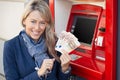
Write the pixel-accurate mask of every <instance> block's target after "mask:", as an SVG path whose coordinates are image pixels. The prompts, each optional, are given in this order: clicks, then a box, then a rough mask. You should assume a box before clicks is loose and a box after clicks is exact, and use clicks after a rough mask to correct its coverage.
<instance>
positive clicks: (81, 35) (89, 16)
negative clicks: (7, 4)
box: [67, 4, 106, 80]
mask: <svg viewBox="0 0 120 80" xmlns="http://www.w3.org/2000/svg"><path fill="white" fill-rule="evenodd" d="M105 16H106V15H105V10H103V8H102V7H100V6H95V5H91V4H78V5H73V6H72V9H71V13H70V17H69V21H68V26H67V31H68V32H71V33H73V34H74V35H75V36H76V37H77V38H78V41H79V42H80V43H81V45H80V46H79V47H78V48H77V49H76V50H74V51H72V52H71V53H70V55H74V56H76V58H77V59H75V60H73V61H71V66H72V73H73V74H74V75H77V76H80V77H84V78H85V80H102V79H103V78H104V72H105V50H104V37H105Z"/></svg>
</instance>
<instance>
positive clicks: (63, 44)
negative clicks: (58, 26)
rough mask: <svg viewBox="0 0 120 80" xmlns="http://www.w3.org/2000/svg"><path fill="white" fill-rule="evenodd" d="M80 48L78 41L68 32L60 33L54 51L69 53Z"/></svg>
mask: <svg viewBox="0 0 120 80" xmlns="http://www.w3.org/2000/svg"><path fill="white" fill-rule="evenodd" d="M79 46H80V42H79V41H78V39H77V38H76V37H75V36H74V35H73V34H72V33H70V32H66V31H62V32H61V33H60V35H59V36H58V41H57V43H56V46H55V50H57V51H59V52H61V53H64V52H63V50H65V51H66V52H68V53H70V52H71V51H73V50H74V49H76V48H77V47H79Z"/></svg>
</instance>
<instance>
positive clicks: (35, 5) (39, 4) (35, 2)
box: [21, 0, 60, 61]
mask: <svg viewBox="0 0 120 80" xmlns="http://www.w3.org/2000/svg"><path fill="white" fill-rule="evenodd" d="M34 10H38V11H39V12H40V15H41V17H42V18H43V19H44V20H45V21H46V22H47V27H46V29H45V31H44V33H43V36H44V38H45V42H46V45H47V49H48V52H49V54H50V55H52V56H53V57H54V58H55V59H56V60H57V61H60V60H59V58H58V56H57V54H56V51H55V44H56V39H57V37H56V35H55V32H54V23H53V19H52V15H51V11H50V9H49V6H48V4H47V3H46V2H45V1H43V0H31V1H30V2H29V3H28V4H27V5H26V7H25V11H24V13H23V16H22V20H21V23H22V25H23V27H25V25H24V24H23V21H24V20H25V19H26V18H27V17H28V15H29V14H30V13H31V12H32V11H34Z"/></svg>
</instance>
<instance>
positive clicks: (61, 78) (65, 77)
mask: <svg viewBox="0 0 120 80" xmlns="http://www.w3.org/2000/svg"><path fill="white" fill-rule="evenodd" d="M57 55H58V56H59V57H60V56H61V53H60V52H57ZM57 67H58V70H57V73H58V74H57V75H58V80H69V78H70V75H71V67H70V71H69V72H67V73H63V72H62V69H61V64H60V62H57Z"/></svg>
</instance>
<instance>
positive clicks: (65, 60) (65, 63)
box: [60, 50, 71, 72]
mask: <svg viewBox="0 0 120 80" xmlns="http://www.w3.org/2000/svg"><path fill="white" fill-rule="evenodd" d="M60 60H61V67H62V72H65V71H67V70H68V68H69V66H70V60H71V57H70V55H69V54H68V53H67V52H66V51H65V50H63V53H62V55H61V56H60Z"/></svg>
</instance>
